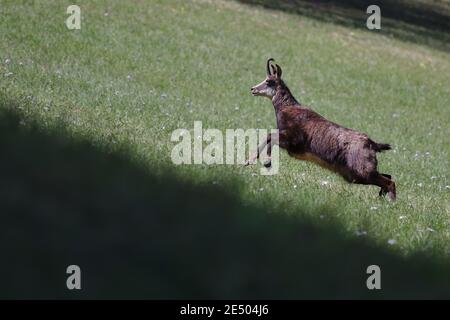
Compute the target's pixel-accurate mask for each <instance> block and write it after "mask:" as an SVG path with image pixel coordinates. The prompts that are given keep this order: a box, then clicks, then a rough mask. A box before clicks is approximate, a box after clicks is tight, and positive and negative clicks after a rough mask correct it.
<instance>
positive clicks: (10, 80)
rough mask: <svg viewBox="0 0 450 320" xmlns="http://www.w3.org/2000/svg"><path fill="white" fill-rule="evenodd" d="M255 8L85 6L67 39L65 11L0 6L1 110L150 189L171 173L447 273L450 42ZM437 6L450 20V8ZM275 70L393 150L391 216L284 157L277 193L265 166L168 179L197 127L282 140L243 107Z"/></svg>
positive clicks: (384, 165)
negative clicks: (145, 175)
mask: <svg viewBox="0 0 450 320" xmlns="http://www.w3.org/2000/svg"><path fill="white" fill-rule="evenodd" d="M260 2H261V4H263V3H262V2H264V1H260ZM258 3H259V2H258V1H243V2H235V1H221V0H217V1H207V0H192V1H185V0H170V1H162V0H161V1H157V0H152V1H138V0H135V1H95V2H92V1H78V2H77V4H78V5H80V7H81V10H82V25H81V30H68V29H67V28H66V26H65V24H64V22H65V19H66V18H67V16H68V15H67V14H66V13H65V10H66V8H67V6H68V5H70V4H72V3H71V2H69V1H58V2H55V1H36V2H28V1H10V0H6V1H5V0H2V1H1V5H0V15H1V19H0V30H1V33H2V41H1V42H0V75H1V77H0V99H1V104H0V105H1V106H2V109H6V110H9V111H10V112H13V113H17V114H19V115H20V118H21V120H20V123H21V124H22V125H24V126H25V127H26V126H27V125H28V124H32V123H38V126H39V128H40V130H42V131H43V132H45V131H49V132H53V133H54V132H55V130H56V131H58V130H61V134H64V135H65V136H67V137H69V138H71V139H74V140H78V139H85V140H87V141H90V144H93V145H94V146H95V147H98V148H101V149H102V150H104V151H105V152H107V153H114V152H122V151H123V150H126V154H127V157H128V158H129V159H131V161H134V162H135V163H139V165H140V166H142V168H143V170H144V171H145V170H147V172H151V173H152V174H164V172H165V171H166V170H169V171H171V172H172V173H174V174H176V176H177V177H178V179H181V180H183V181H187V182H188V183H190V184H193V185H205V184H206V185H210V186H211V187H214V188H215V187H216V184H217V185H218V186H219V188H220V186H222V185H223V186H225V187H224V188H226V186H228V183H229V181H230V180H232V181H233V189H234V191H233V192H234V193H235V194H236V196H237V197H238V198H239V199H240V200H239V201H242V203H244V205H249V206H257V207H258V208H264V210H265V211H267V212H272V213H273V214H277V215H281V216H285V215H294V216H295V215H299V216H300V217H303V218H304V219H308V221H309V220H311V221H313V223H315V224H317V225H321V224H325V225H335V226H338V227H339V229H340V230H341V231H342V234H343V237H345V238H348V239H351V240H352V241H353V240H354V241H363V242H365V243H366V242H367V243H370V244H371V245H375V246H377V247H379V248H382V249H383V250H384V249H386V250H388V251H393V252H395V253H396V254H397V255H399V256H403V257H405V258H408V257H411V256H414V255H416V254H421V255H422V254H424V255H426V256H429V257H430V258H431V259H432V260H433V261H438V260H448V258H449V256H450V255H449V253H450V219H449V218H450V187H449V185H450V181H449V158H450V141H449V136H450V126H449V124H450V86H449V83H450V50H449V49H448V48H447V44H446V43H445V41H443V42H442V43H441V45H436V43H437V42H439V41H440V39H444V40H445V39H446V38H445V37H446V35H445V34H444V33H443V31H442V36H439V34H438V33H439V32H441V31H439V30H436V31H433V32H434V33H436V34H437V35H436V37H433V39H432V42H430V43H431V44H428V43H425V41H419V40H418V41H417V42H414V41H413V40H414V37H401V36H398V35H397V34H392V33H390V32H389V30H391V29H392V30H394V29H395V28H398V29H402V28H403V27H404V26H407V27H408V28H406V27H405V28H403V29H402V30H406V31H405V32H410V33H411V34H413V33H414V32H417V33H420V32H422V31H423V29H424V26H415V25H414V24H413V23H412V24H408V23H407V22H401V23H399V24H398V25H396V24H395V19H393V18H392V17H391V18H390V20H389V21H390V24H387V30H386V31H385V30H383V29H382V30H381V31H368V30H366V29H364V28H356V27H355V28H353V27H351V26H349V25H346V24H341V23H333V19H328V20H326V21H323V20H320V19H317V18H316V17H314V16H308V14H307V13H308V11H305V12H306V13H305V14H303V13H302V12H295V11H292V12H290V11H289V10H278V8H277V7H272V8H267V7H265V6H259V5H257V4H258ZM437 3H439V5H440V6H439V10H440V11H441V12H443V14H447V15H448V14H449V12H450V10H449V8H450V5H449V4H448V2H437ZM417 4H418V5H420V4H423V2H422V1H417ZM382 21H383V20H382ZM361 23H362V24H363V25H364V24H365V20H364V19H362V20H361ZM428 31H429V30H428ZM429 32H431V31H429ZM422 34H423V33H422ZM418 39H421V38H418ZM422 40H423V39H422ZM269 57H274V58H275V59H276V61H277V63H279V64H280V65H281V66H282V67H283V70H284V72H283V74H284V79H285V81H286V82H287V84H288V85H289V86H290V88H291V90H292V91H293V93H294V95H295V96H296V97H297V98H298V99H299V100H300V101H301V102H302V103H303V104H305V105H308V106H310V107H311V108H313V109H314V110H315V111H317V112H319V113H320V114H322V115H323V116H325V117H327V118H328V119H330V120H332V121H335V122H337V123H340V124H341V125H344V126H346V127H350V128H354V129H357V130H360V131H363V132H366V133H368V134H369V135H370V136H371V137H372V138H373V139H374V140H375V141H377V142H383V143H390V144H392V145H393V150H392V151H389V152H386V153H383V154H380V155H379V166H380V171H381V172H386V173H390V174H392V176H393V178H394V180H395V181H396V183H397V196H398V200H397V201H396V202H395V203H392V202H389V201H388V200H386V199H380V198H379V197H378V188H375V187H368V186H358V185H349V184H347V183H345V182H344V181H343V180H342V179H341V178H339V177H337V176H335V175H334V174H332V173H330V172H328V171H325V170H324V169H322V168H320V167H317V166H314V165H312V164H308V163H305V162H299V161H296V160H294V159H292V158H290V157H288V155H287V154H285V153H283V152H281V165H280V173H279V174H278V175H275V176H271V177H266V176H260V175H259V174H255V173H258V172H259V167H258V166H252V167H249V168H248V167H247V168H244V167H242V166H227V165H217V166H206V165H192V166H177V167H174V166H173V165H172V163H171V159H170V153H171V149H172V147H173V146H174V143H172V142H171V141H170V136H171V133H172V131H173V130H175V129H177V128H187V129H192V128H193V125H194V121H202V122H203V127H204V129H207V128H218V129H221V130H225V129H227V128H265V129H270V128H273V127H274V126H275V121H274V112H273V107H272V105H271V104H270V103H269V102H268V101H267V100H264V99H262V98H254V97H252V96H251V95H250V93H249V88H250V87H251V86H252V85H254V84H256V83H259V82H260V81H261V80H262V79H263V77H264V75H265V70H264V64H265V61H266V59H267V58H269ZM58 128H59V129H58ZM62 128H64V129H62ZM2 156H3V157H7V155H5V154H4V155H2ZM25 156H27V155H25ZM28 156H29V157H30V158H31V159H32V158H33V154H29V155H28ZM31 163H32V162H31ZM31 165H32V164H31ZM55 165H56V166H57V164H55ZM61 168H64V165H63V164H62V165H61ZM69 168H70V167H69ZM102 177H103V176H102ZM325 181H326V182H327V183H324V182H325ZM172 200H173V199H172ZM172 200H168V201H172ZM173 201H176V200H173ZM29 206H30V208H32V207H33V203H32V202H31V201H30V203H29ZM211 214H214V212H211ZM243 214H245V212H243ZM361 238H364V239H361ZM287 241H288V240H287ZM290 245H292V246H294V247H295V246H296V245H297V243H295V241H292V243H290Z"/></svg>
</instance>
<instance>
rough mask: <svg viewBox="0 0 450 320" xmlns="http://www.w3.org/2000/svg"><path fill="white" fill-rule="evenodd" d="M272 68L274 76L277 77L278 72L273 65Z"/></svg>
mask: <svg viewBox="0 0 450 320" xmlns="http://www.w3.org/2000/svg"><path fill="white" fill-rule="evenodd" d="M270 66H271V67H272V74H273V75H276V74H277V70H276V69H275V66H274V65H273V64H271V65H270Z"/></svg>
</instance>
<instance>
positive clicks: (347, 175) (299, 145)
mask: <svg viewBox="0 0 450 320" xmlns="http://www.w3.org/2000/svg"><path fill="white" fill-rule="evenodd" d="M271 60H272V59H270V60H269V61H268V63H267V66H269V63H270V61H271ZM267 69H268V70H269V67H268V68H267ZM272 70H273V72H272V73H270V72H269V71H268V75H267V78H266V80H265V85H264V81H263V83H261V84H260V85H258V86H257V87H254V88H252V93H253V94H254V95H264V96H267V97H269V98H270V97H271V99H272V103H273V106H274V108H275V115H276V121H277V128H278V130H279V141H278V144H279V146H280V147H281V148H283V149H286V150H287V152H288V153H289V155H291V156H292V157H295V158H296V159H299V160H305V161H311V162H314V163H316V164H318V165H320V166H322V167H324V168H327V169H329V170H331V171H334V172H336V173H338V174H340V175H341V176H342V177H343V178H344V179H345V180H346V181H348V182H351V183H358V184H369V185H376V186H379V187H380V188H381V190H380V195H385V194H386V193H387V194H388V196H389V198H390V199H392V200H395V198H396V190H395V183H394V181H392V180H391V176H390V175H388V174H380V173H378V171H377V158H376V153H377V152H381V151H384V150H389V149H390V146H389V145H388V144H379V143H376V142H374V141H373V140H371V139H370V138H369V137H368V136H367V135H366V134H364V133H360V132H357V131H355V130H352V129H348V128H344V127H342V126H340V125H338V124H336V123H333V122H331V121H328V120H327V119H325V118H324V117H322V116H321V115H319V114H318V113H316V112H314V111H312V110H311V109H309V108H307V107H305V106H303V105H301V104H300V103H299V102H298V101H297V100H296V99H295V98H294V96H293V95H292V94H291V92H290V90H289V88H288V87H287V86H286V84H285V83H284V82H283V80H281V68H280V67H279V66H278V65H276V68H275V67H273V65H272ZM260 92H262V94H259V93H260ZM271 93H274V94H273V95H272V94H271ZM267 143H268V153H269V155H270V151H271V146H272V144H274V143H273V142H272V141H270V138H269V137H268V141H267ZM259 152H261V150H258V155H257V157H258V156H259Z"/></svg>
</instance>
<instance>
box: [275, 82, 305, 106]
mask: <svg viewBox="0 0 450 320" xmlns="http://www.w3.org/2000/svg"><path fill="white" fill-rule="evenodd" d="M272 103H273V106H274V107H275V110H279V109H280V108H282V107H285V106H292V105H300V103H299V102H298V101H297V100H296V99H295V98H294V96H293V95H292V93H291V91H290V90H289V88H288V87H287V86H286V85H285V84H284V83H283V84H281V85H280V86H279V87H278V88H277V92H276V94H275V96H274V97H273V98H272Z"/></svg>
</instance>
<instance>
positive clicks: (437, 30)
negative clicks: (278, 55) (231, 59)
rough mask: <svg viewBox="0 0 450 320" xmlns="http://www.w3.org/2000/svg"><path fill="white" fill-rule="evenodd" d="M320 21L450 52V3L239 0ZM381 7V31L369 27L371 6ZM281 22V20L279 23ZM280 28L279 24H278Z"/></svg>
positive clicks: (382, 0) (356, 0)
mask: <svg viewBox="0 0 450 320" xmlns="http://www.w3.org/2000/svg"><path fill="white" fill-rule="evenodd" d="M238 1H240V2H243V3H246V4H251V5H260V6H263V7H265V8H269V9H275V10H281V11H285V12H288V13H293V14H299V15H303V16H308V17H311V18H314V19H317V20H319V21H324V22H331V23H336V24H340V25H343V26H347V27H351V28H358V29H364V30H367V32H376V33H380V34H382V35H386V36H392V37H395V38H398V39H401V40H404V41H409V42H413V43H417V44H421V45H427V46H430V47H433V48H436V49H439V50H443V51H447V52H449V51H450V3H448V2H447V3H445V2H443V1H428V2H425V1H424V2H422V3H419V2H418V1H417V0H413V1H405V0H401V1H396V0H378V1H372V0H238ZM372 4H376V5H378V6H379V7H380V9H381V30H375V31H370V30H368V29H367V27H366V20H367V18H368V16H369V14H367V13H366V10H367V7H368V6H369V5H372ZM277 23H278V22H277ZM274 27H276V24H274Z"/></svg>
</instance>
